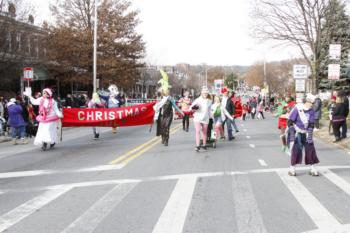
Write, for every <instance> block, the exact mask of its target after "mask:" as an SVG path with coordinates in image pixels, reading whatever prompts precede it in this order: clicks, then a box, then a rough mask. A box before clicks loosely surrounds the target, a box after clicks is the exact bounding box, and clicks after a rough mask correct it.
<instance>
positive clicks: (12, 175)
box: [0, 164, 124, 179]
mask: <svg viewBox="0 0 350 233" xmlns="http://www.w3.org/2000/svg"><path fill="white" fill-rule="evenodd" d="M123 167H124V166H123V165H122V164H117V165H103V166H96V167H90V168H80V169H76V170H34V171H18V172H4V173H0V179H6V178H18V177H28V176H39V175H52V174H63V173H80V172H97V171H110V170H118V169H122V168H123Z"/></svg>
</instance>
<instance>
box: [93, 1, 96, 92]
mask: <svg viewBox="0 0 350 233" xmlns="http://www.w3.org/2000/svg"><path fill="white" fill-rule="evenodd" d="M94 14H95V20H94V54H93V57H94V64H93V92H94V93H95V92H96V76H97V0H95V7H94Z"/></svg>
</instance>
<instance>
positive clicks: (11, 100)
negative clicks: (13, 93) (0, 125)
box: [7, 98, 16, 107]
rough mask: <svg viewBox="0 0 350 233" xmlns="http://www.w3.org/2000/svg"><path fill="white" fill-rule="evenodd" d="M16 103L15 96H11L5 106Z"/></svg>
mask: <svg viewBox="0 0 350 233" xmlns="http://www.w3.org/2000/svg"><path fill="white" fill-rule="evenodd" d="M15 103H16V99H15V98H11V99H10V100H9V102H8V103H7V107H10V106H11V105H14V104H15Z"/></svg>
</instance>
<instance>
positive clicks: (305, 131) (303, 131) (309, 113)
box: [288, 94, 319, 176]
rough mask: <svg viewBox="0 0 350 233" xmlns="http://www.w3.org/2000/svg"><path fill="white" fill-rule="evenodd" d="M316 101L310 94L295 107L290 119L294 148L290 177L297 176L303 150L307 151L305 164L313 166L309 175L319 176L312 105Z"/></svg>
mask: <svg viewBox="0 0 350 233" xmlns="http://www.w3.org/2000/svg"><path fill="white" fill-rule="evenodd" d="M314 101H315V96H313V95H312V94H308V95H307V96H306V98H305V99H304V100H303V103H300V104H297V105H296V106H295V108H294V109H293V110H292V111H291V113H290V115H289V118H288V127H289V134H290V135H289V137H290V139H289V140H290V142H291V148H292V152H291V166H290V170H289V172H288V174H289V175H290V176H296V171H295V165H297V164H301V163H302V159H303V150H305V164H306V165H310V166H311V169H310V172H309V174H310V175H312V176H318V175H319V174H318V171H317V170H316V168H315V164H317V163H319V160H318V157H317V154H316V149H315V145H314V142H313V131H314V127H315V111H314V110H313V108H312V105H313V102H314Z"/></svg>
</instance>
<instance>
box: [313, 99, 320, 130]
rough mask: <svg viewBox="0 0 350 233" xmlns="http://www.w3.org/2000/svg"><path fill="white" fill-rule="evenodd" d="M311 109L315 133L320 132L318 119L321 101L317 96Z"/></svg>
mask: <svg viewBox="0 0 350 233" xmlns="http://www.w3.org/2000/svg"><path fill="white" fill-rule="evenodd" d="M313 109H314V111H315V131H318V130H320V119H321V116H322V100H321V98H320V97H319V96H318V95H316V99H315V103H314V105H313Z"/></svg>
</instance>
